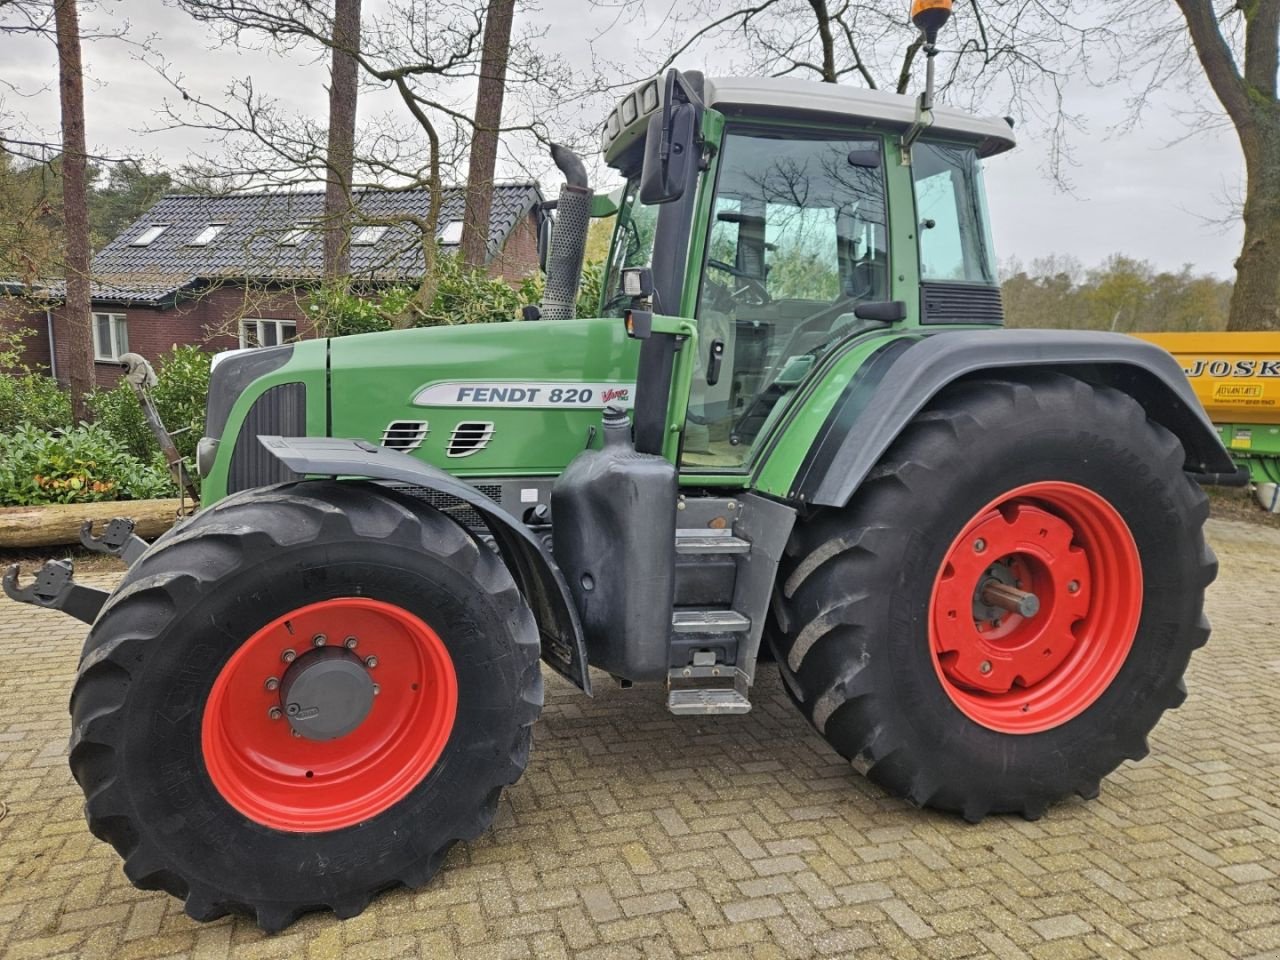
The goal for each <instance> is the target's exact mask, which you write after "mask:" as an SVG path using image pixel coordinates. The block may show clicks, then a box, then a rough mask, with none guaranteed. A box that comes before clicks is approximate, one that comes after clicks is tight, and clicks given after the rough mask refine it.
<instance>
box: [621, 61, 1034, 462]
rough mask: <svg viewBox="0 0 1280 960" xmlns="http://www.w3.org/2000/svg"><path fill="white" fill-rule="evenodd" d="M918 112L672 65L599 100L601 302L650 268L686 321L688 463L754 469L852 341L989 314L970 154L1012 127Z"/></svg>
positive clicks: (664, 309) (980, 319)
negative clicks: (602, 119)
mask: <svg viewBox="0 0 1280 960" xmlns="http://www.w3.org/2000/svg"><path fill="white" fill-rule="evenodd" d="M919 122H920V118H919V116H918V114H917V111H916V107H915V104H914V102H913V101H912V100H911V99H910V98H907V97H903V96H898V95H893V94H885V93H879V92H876V91H868V90H859V89H855V88H847V87H840V86H835V85H829V84H815V83H810V82H805V81H799V80H790V79H778V78H769V79H715V78H704V77H702V76H701V75H700V74H697V73H687V74H679V73H676V72H675V71H672V73H670V74H668V76H667V77H666V79H665V81H660V80H652V81H650V82H648V83H646V84H644V85H643V86H641V87H639V88H638V89H636V90H634V91H633V92H631V93H630V94H628V95H627V96H626V97H625V98H623V100H622V101H621V102H620V103H619V104H618V106H617V108H616V109H615V110H614V111H613V112H612V113H611V114H610V116H609V118H608V119H607V121H606V123H605V125H604V132H603V149H604V155H605V159H606V161H607V162H608V164H609V165H610V166H611V167H612V168H613V169H615V170H617V171H618V172H619V173H620V174H622V175H623V176H624V177H626V187H625V189H624V191H623V192H622V201H621V203H620V208H619V211H618V217H617V225H616V229H615V238H614V243H613V248H612V252H611V254H610V258H609V261H608V268H607V272H606V276H605V281H604V285H603V286H604V300H603V303H602V312H603V313H604V314H606V315H614V316H621V315H623V314H625V312H626V311H627V310H628V309H630V308H631V307H632V306H633V300H634V299H635V298H634V297H633V296H632V295H631V294H629V293H628V290H627V285H626V282H625V278H626V275H627V273H628V271H634V270H637V269H641V268H646V267H647V268H650V269H651V270H652V298H651V302H650V304H649V306H650V308H651V309H652V310H653V311H654V312H655V313H658V314H667V315H673V316H679V317H686V318H694V319H695V320H696V329H697V338H696V343H697V356H696V358H695V359H694V360H693V363H692V370H691V372H690V385H689V400H688V408H687V410H688V412H687V418H686V422H685V424H684V431H683V444H682V446H681V449H680V451H679V454H678V455H679V460H680V464H681V467H682V468H683V469H685V470H695V471H705V472H708V473H719V472H724V471H729V472H734V471H745V470H747V469H749V467H750V466H751V464H752V463H753V461H754V459H755V458H756V457H757V456H758V454H759V452H760V441H761V439H762V438H763V437H765V436H767V435H768V434H769V433H770V432H771V430H772V428H773V427H774V426H775V425H776V423H777V422H778V419H779V418H780V417H781V416H782V415H783V413H784V411H785V410H786V409H787V406H788V404H787V403H786V402H785V401H786V399H787V398H788V397H789V396H791V395H793V394H794V393H795V392H796V390H797V388H799V387H800V386H801V385H802V384H804V383H805V382H806V380H807V378H808V377H809V375H810V374H811V373H812V372H813V371H815V370H816V369H819V368H820V366H821V363H822V360H823V358H824V357H826V356H828V355H829V354H830V353H831V352H832V351H833V348H834V347H836V346H837V345H839V344H844V343H846V342H847V341H849V340H850V338H854V337H857V336H858V335H860V334H867V333H871V332H874V331H878V330H884V329H887V328H895V327H906V326H924V327H929V326H937V325H941V324H949V325H986V324H997V325H998V324H1000V323H1001V320H1002V314H1001V308H1000V297H999V288H998V286H997V283H996V275H995V255H994V251H993V247H992V243H991V234H990V223H989V218H988V214H987V206H986V198H985V194H984V190H983V184H982V169H981V167H982V160H983V159H984V158H987V157H991V156H994V155H996V154H999V153H1002V152H1004V151H1006V150H1008V149H1010V148H1012V146H1013V137H1012V133H1011V130H1010V128H1009V125H1008V124H1007V123H1006V122H1004V121H1001V120H986V119H981V118H975V117H972V116H969V115H966V114H961V113H959V112H956V111H949V110H939V111H936V112H935V113H933V114H932V122H931V123H930V124H929V125H928V126H927V127H926V128H922V129H917V126H916V125H917V124H918V123H919ZM912 131H915V132H916V133H915V136H916V139H915V142H914V143H911V144H907V143H906V137H907V136H908V135H909V134H911V133H912ZM659 389H660V388H659ZM638 427H639V430H640V432H641V435H642V436H643V435H644V434H645V433H646V431H645V428H644V425H643V424H638Z"/></svg>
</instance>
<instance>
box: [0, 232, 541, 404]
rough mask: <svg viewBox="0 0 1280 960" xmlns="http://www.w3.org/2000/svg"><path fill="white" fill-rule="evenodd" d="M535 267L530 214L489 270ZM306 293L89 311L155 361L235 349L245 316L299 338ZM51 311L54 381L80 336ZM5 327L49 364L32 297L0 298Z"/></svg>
mask: <svg viewBox="0 0 1280 960" xmlns="http://www.w3.org/2000/svg"><path fill="white" fill-rule="evenodd" d="M537 270H538V228H537V223H536V220H535V218H534V217H533V216H526V217H524V218H523V219H522V220H521V221H520V222H519V223H518V224H517V225H516V226H515V227H514V228H513V229H512V230H511V232H510V233H509V234H508V236H507V241H506V243H505V245H504V247H503V250H502V252H501V253H499V254H498V255H497V256H495V257H494V259H493V261H492V262H491V263H490V265H489V274H490V276H493V277H505V278H506V279H507V280H508V281H509V282H510V283H511V284H512V286H517V285H519V283H520V282H521V281H522V280H523V279H524V278H525V277H528V276H530V275H532V274H534V273H536V272H537ZM304 296H305V293H304V291H302V290H300V289H297V288H294V289H284V290H261V289H254V288H246V287H244V286H242V285H240V284H236V283H225V284H221V285H218V286H212V287H208V288H206V289H203V290H193V291H190V293H189V295H187V296H186V297H185V298H184V299H180V300H179V301H178V303H177V304H176V305H173V306H163V307H161V306H142V305H139V306H117V305H112V304H110V303H107V302H98V301H95V303H94V307H93V309H94V312H100V313H111V314H118V315H122V316H123V317H124V319H125V327H126V331H127V339H128V349H129V351H130V352H132V353H140V354H142V356H144V357H146V358H147V359H148V360H151V361H153V362H154V361H155V360H156V359H157V358H158V357H160V356H162V355H163V354H164V353H166V352H167V351H169V350H170V349H172V348H173V347H175V346H178V345H184V344H195V345H197V346H200V347H203V348H204V349H207V350H209V351H215V352H216V351H219V350H229V349H234V348H236V347H238V346H240V323H241V321H242V320H244V319H262V320H288V321H291V322H293V323H295V324H296V325H297V335H298V336H299V337H304V338H305V337H310V336H314V335H315V328H314V326H313V325H312V324H311V322H310V320H309V319H308V317H307V314H306V309H305V304H304V303H303V302H302V300H303V298H304ZM50 312H51V314H52V318H53V342H54V347H55V352H54V357H55V361H56V362H55V363H54V364H53V365H52V368H53V372H54V373H56V375H57V376H58V379H59V380H62V381H63V382H65V379H64V377H63V373H62V371H63V370H64V369H65V368H66V364H67V362H68V359H69V355H70V351H69V349H68V344H69V343H70V342H71V337H72V336H76V335H80V336H83V335H84V333H83V330H82V331H79V332H77V331H73V330H72V329H71V325H70V322H69V318H68V316H67V314H66V308H65V307H63V306H61V305H54V306H52V307H51V310H50ZM9 331H15V332H17V331H21V332H25V333H26V334H27V335H26V336H25V337H24V339H23V362H24V363H26V364H27V365H29V366H31V367H33V368H36V369H43V370H48V369H49V368H50V366H51V365H50V362H49V325H48V321H47V319H46V315H45V311H44V310H43V309H39V308H38V309H33V308H32V306H31V303H30V301H24V300H19V299H10V300H5V299H0V334H4V333H6V332H9ZM121 372H122V371H121V370H120V368H119V366H118V365H117V364H116V363H114V362H111V361H96V362H95V369H94V373H95V379H96V381H97V384H98V386H101V387H111V386H114V385H115V383H116V382H117V381H118V380H119V379H120V375H121Z"/></svg>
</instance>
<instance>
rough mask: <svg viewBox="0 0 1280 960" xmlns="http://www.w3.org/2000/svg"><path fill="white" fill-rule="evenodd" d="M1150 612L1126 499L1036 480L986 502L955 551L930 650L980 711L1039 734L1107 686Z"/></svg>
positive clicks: (960, 702) (947, 680)
mask: <svg viewBox="0 0 1280 960" xmlns="http://www.w3.org/2000/svg"><path fill="white" fill-rule="evenodd" d="M1141 612H1142V565H1141V561H1140V558H1139V556H1138V549H1137V545H1136V544H1135V543H1134V540H1133V536H1132V534H1131V533H1130V531H1129V528H1128V526H1127V525H1126V524H1125V522H1124V519H1123V518H1122V517H1121V516H1120V514H1119V512H1118V511H1117V510H1116V509H1115V507H1113V506H1112V505H1111V504H1110V503H1109V502H1108V501H1107V500H1105V499H1104V498H1103V497H1101V496H1099V495H1098V494H1097V493H1094V492H1093V491H1092V490H1089V489H1087V488H1085V487H1082V486H1079V485H1076V484H1072V483H1064V482H1057V481H1046V482H1041V483H1033V484H1028V485H1026V486H1023V487H1018V488H1017V489H1015V490H1011V491H1009V492H1008V493H1007V494H1005V495H1004V496H1002V497H999V498H997V499H996V500H994V501H992V502H991V503H989V504H987V506H985V507H983V508H982V510H980V511H978V513H977V514H976V515H975V516H974V517H973V519H972V520H970V521H969V522H968V523H967V524H966V525H965V526H964V528H963V529H962V530H961V532H960V534H959V536H957V537H956V539H955V540H954V541H953V542H952V544H951V546H950V548H949V549H948V550H947V552H946V554H945V555H944V557H943V561H942V565H941V567H940V568H939V571H938V575H937V579H936V580H935V582H934V588H933V594H932V597H931V603H930V612H929V642H930V651H931V654H932V656H933V662H934V667H935V669H936V670H937V673H938V678H939V680H940V681H941V682H942V686H943V689H944V690H945V691H946V693H947V695H948V696H949V697H950V698H951V700H952V702H953V703H954V704H955V705H956V706H957V707H958V708H959V709H960V710H961V711H962V712H963V713H964V714H966V715H967V716H968V717H969V718H970V719H972V720H974V721H976V722H977V723H979V724H981V725H982V726H985V727H988V728H990V729H992V730H998V731H1000V732H1003V733H1021V734H1027V733H1038V732H1041V731H1044V730H1049V729H1052V728H1053V727H1055V726H1059V725H1061V724H1063V723H1065V722H1067V721H1068V720H1070V719H1072V718H1073V717H1075V716H1077V715H1079V714H1080V713H1082V712H1083V711H1084V710H1086V709H1087V708H1088V707H1089V706H1090V705H1091V704H1092V703H1093V702H1094V701H1095V700H1097V699H1098V697H1100V696H1101V695H1102V694H1103V693H1104V692H1105V691H1106V689H1107V687H1108V686H1110V684H1111V681H1112V680H1113V679H1115V676H1116V674H1117V673H1119V671H1120V668H1121V667H1122V666H1123V665H1124V662H1125V659H1126V658H1127V657H1128V654H1129V650H1130V648H1131V647H1132V645H1133V640H1134V636H1135V634H1136V632H1137V627H1138V621H1139V618H1140V615H1141Z"/></svg>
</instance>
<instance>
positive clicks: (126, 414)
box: [89, 346, 211, 463]
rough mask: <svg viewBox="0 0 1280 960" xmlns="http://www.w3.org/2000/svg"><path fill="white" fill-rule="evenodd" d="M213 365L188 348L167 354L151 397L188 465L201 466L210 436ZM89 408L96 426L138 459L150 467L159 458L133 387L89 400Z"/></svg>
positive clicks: (159, 362) (160, 363)
mask: <svg viewBox="0 0 1280 960" xmlns="http://www.w3.org/2000/svg"><path fill="white" fill-rule="evenodd" d="M210 359H211V358H210V355H209V354H207V353H205V352H204V351H203V350H201V349H200V348H199V347H194V346H182V347H174V348H173V349H172V350H170V351H169V352H168V353H166V354H164V355H163V356H162V357H160V358H159V360H157V361H156V365H155V366H156V378H157V380H158V382H157V383H156V385H155V386H154V387H152V388H151V397H152V399H153V400H155V403H156V410H157V411H158V412H159V414H160V420H161V422H162V423H164V425H165V427H166V428H167V429H168V431H169V432H170V433H171V434H173V435H174V437H173V442H174V443H175V444H176V445H177V447H178V452H179V453H180V454H182V456H183V457H184V458H185V459H186V460H187V461H188V463H194V462H195V461H194V458H195V454H196V444H198V443H199V442H200V438H201V437H202V436H204V409H205V401H206V400H207V398H208V396H209V361H210ZM89 407H90V409H92V410H93V415H94V418H95V420H96V421H97V422H98V423H99V424H101V425H102V426H103V427H104V428H105V429H106V430H107V431H108V432H109V433H110V434H111V435H112V436H113V437H114V438H115V439H116V440H117V442H118V443H119V444H120V445H121V446H122V447H123V448H124V450H125V451H127V452H128V453H130V454H132V455H133V456H134V457H136V458H138V459H140V460H147V461H149V460H151V459H152V458H153V457H155V456H156V455H157V454H158V453H159V449H160V448H159V446H158V445H157V444H156V440H155V437H154V436H152V434H151V431H150V430H149V429H148V428H147V422H146V420H144V419H143V417H142V407H141V406H140V405H139V404H138V398H137V396H136V395H135V394H134V392H133V388H132V387H130V386H129V385H128V384H127V383H124V382H123V381H122V382H121V383H120V384H118V385H117V386H115V387H113V388H112V389H110V390H98V391H96V392H95V393H93V394H92V395H91V396H90V397H89Z"/></svg>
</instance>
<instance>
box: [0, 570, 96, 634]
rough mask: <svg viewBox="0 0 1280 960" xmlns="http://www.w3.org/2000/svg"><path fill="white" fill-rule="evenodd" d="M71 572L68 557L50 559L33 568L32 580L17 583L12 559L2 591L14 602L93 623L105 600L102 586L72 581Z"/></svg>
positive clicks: (73, 571)
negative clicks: (28, 583)
mask: <svg viewBox="0 0 1280 960" xmlns="http://www.w3.org/2000/svg"><path fill="white" fill-rule="evenodd" d="M74 574H75V570H74V566H73V564H72V563H71V561H70V560H50V561H48V562H47V563H45V564H44V566H42V567H41V568H40V569H39V570H37V571H36V577H35V581H34V582H33V583H32V584H31V585H30V586H27V587H20V586H18V565H17V564H16V563H15V564H13V565H12V566H10V567H9V569H8V570H6V571H5V574H4V580H3V586H4V592H5V595H6V596H8V597H9V599H10V600H16V601H18V603H30V604H32V605H34V606H37V607H45V608H46V609H49V610H61V611H62V612H63V613H65V614H67V615H69V616H72V617H75V618H76V619H77V620H79V621H81V622H82V623H93V621H94V620H96V619H98V612H99V611H100V610H101V609H102V605H103V604H104V603H106V602H107V596H108V594H107V592H106V591H105V590H99V589H97V588H96V587H86V586H84V584H80V583H76V582H75V579H74Z"/></svg>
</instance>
